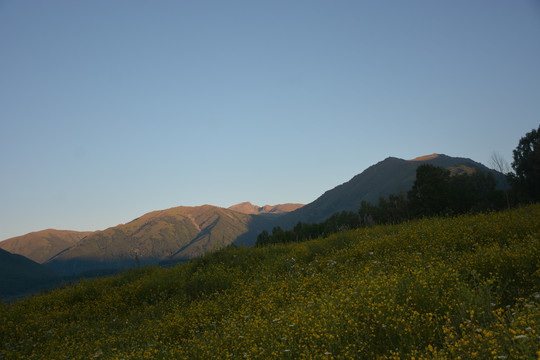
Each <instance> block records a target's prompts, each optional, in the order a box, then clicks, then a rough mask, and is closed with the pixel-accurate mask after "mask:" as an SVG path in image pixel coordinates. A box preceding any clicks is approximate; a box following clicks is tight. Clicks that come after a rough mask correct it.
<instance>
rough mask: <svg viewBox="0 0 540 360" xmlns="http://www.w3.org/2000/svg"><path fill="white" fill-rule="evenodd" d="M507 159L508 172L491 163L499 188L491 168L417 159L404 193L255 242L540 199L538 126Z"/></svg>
mask: <svg viewBox="0 0 540 360" xmlns="http://www.w3.org/2000/svg"><path fill="white" fill-rule="evenodd" d="M494 158H496V157H494ZM513 158H514V161H513V162H512V169H513V170H514V172H510V171H505V170H508V169H509V167H508V166H505V163H503V162H502V160H501V158H496V160H497V161H495V163H496V164H495V165H497V166H498V167H499V169H498V170H499V171H501V172H503V173H505V179H506V183H505V184H504V188H503V189H502V190H501V189H498V188H497V183H496V181H495V178H494V177H493V174H492V173H489V172H484V171H482V170H480V169H476V171H474V172H473V173H472V174H458V175H452V174H451V173H450V171H449V170H447V169H444V168H441V167H436V166H433V165H429V164H422V165H420V166H419V167H418V168H417V169H416V179H415V181H414V183H413V186H412V188H411V189H410V190H409V191H408V192H407V194H406V195H404V194H402V193H401V194H391V195H389V196H388V197H387V198H385V197H380V198H379V202H378V204H372V203H369V202H366V201H362V202H361V204H360V209H359V210H358V211H357V212H354V211H342V212H337V213H335V214H333V215H332V216H330V217H329V218H328V219H326V220H325V221H323V222H320V223H303V222H298V223H297V224H296V226H294V228H293V229H292V230H283V229H282V228H281V227H279V226H276V227H274V228H273V229H272V233H271V234H270V233H269V232H268V231H266V230H264V231H263V232H261V233H260V234H259V235H258V237H257V242H256V246H264V245H268V244H276V243H288V242H299V241H305V240H310V239H315V238H318V237H321V236H327V235H329V234H332V233H335V232H338V231H342V230H346V229H356V228H360V227H364V226H373V225H377V224H398V223H401V222H404V221H408V220H411V219H414V218H421V217H430V216H453V215H459V214H464V213H469V212H481V211H493V210H500V209H502V208H504V207H510V206H515V205H519V204H523V203H531V202H538V201H540V126H539V128H538V130H535V129H533V130H532V131H531V132H529V133H527V134H526V135H525V136H524V137H522V138H521V139H520V142H519V144H518V146H517V148H516V149H515V150H514V151H513Z"/></svg>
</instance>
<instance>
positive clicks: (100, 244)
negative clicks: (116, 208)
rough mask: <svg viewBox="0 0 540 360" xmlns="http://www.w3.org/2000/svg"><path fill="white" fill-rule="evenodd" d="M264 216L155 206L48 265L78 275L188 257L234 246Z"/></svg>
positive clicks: (207, 208) (257, 227) (95, 235)
mask: <svg viewBox="0 0 540 360" xmlns="http://www.w3.org/2000/svg"><path fill="white" fill-rule="evenodd" d="M261 221H262V220H261V219H256V220H255V219H254V216H253V215H249V214H242V213H239V212H236V211H233V210H229V209H224V208H219V207H215V206H210V205H203V206H198V207H185V206H180V207H175V208H171V209H167V210H160V211H153V212H151V213H148V214H145V215H143V216H141V217H139V218H137V219H135V220H133V221H131V222H129V223H127V224H122V225H118V226H115V227H112V228H109V229H106V230H103V231H96V232H94V233H92V234H90V235H88V236H87V237H86V238H84V239H82V240H81V241H80V242H78V243H77V244H75V245H74V246H72V247H71V248H69V249H66V250H65V251H63V252H62V253H60V254H58V255H57V256H55V257H54V258H52V259H51V260H50V261H48V262H47V263H46V265H47V266H48V267H50V268H52V269H54V270H55V271H58V272H60V273H63V274H78V273H81V272H84V271H88V270H96V269H108V268H123V267H131V266H134V265H139V264H149V263H158V262H161V261H178V260H186V259H190V258H193V257H196V256H200V255H202V254H204V253H206V252H209V251H213V250H217V249H220V248H223V247H225V246H227V245H230V244H232V243H233V242H234V241H235V240H237V239H238V238H240V237H241V236H242V235H243V234H246V233H248V231H249V230H250V228H251V229H252V230H253V229H255V230H253V231H260V229H261V228H262V225H261V224H262V222H261ZM258 224H259V225H258Z"/></svg>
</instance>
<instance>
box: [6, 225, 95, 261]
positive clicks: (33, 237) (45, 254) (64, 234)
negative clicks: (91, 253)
mask: <svg viewBox="0 0 540 360" xmlns="http://www.w3.org/2000/svg"><path fill="white" fill-rule="evenodd" d="M90 233H91V232H89V231H86V232H81V231H70V230H55V229H47V230H42V231H37V232H32V233H29V234H26V235H22V236H16V237H13V238H10V239H7V240H4V241H2V242H0V249H4V250H6V251H9V252H10V253H12V254H19V255H23V256H25V257H27V258H29V259H31V260H34V261H35V262H37V263H39V264H43V263H44V262H46V261H47V260H49V259H50V258H52V257H53V256H55V255H57V254H58V253H59V252H61V251H63V250H65V249H67V248H69V247H71V246H73V245H75V244H76V243H77V242H79V241H80V240H81V239H82V238H84V237H85V236H87V235H89V234H90Z"/></svg>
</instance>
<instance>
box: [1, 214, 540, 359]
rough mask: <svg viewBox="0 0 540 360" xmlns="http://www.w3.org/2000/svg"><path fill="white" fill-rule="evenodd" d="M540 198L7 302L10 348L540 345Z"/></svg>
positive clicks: (467, 352) (442, 352)
mask: <svg viewBox="0 0 540 360" xmlns="http://www.w3.org/2000/svg"><path fill="white" fill-rule="evenodd" d="M538 259H540V205H531V206H527V207H522V208H519V209H513V210H507V211H504V212H500V213H490V214H477V215H464V216H460V217H455V218H449V219H443V218H432V219H424V220H415V221H411V222H407V223H403V224H400V225H392V226H374V227H371V228H363V229H358V230H349V231H344V232H339V233H336V234H333V235H331V236H329V237H327V238H324V239H316V240H311V241H306V242H301V243H291V244H279V245H271V246H266V247H261V248H234V247H229V248H227V249H225V250H222V251H218V252H216V253H213V254H210V255H207V256H205V257H202V258H199V259H196V260H193V261H190V262H188V263H186V264H183V265H179V266H176V267H174V268H169V269H162V268H157V267H143V268H140V269H136V270H132V271H128V272H126V273H123V274H121V275H118V276H114V277H109V278H104V279H99V280H84V281H81V282H80V283H77V284H75V285H71V286H69V287H66V288H63V289H57V290H54V291H51V292H49V293H44V294H41V295H39V296H34V297H31V298H28V299H26V300H23V301H20V302H16V303H13V304H10V305H5V304H2V305H0V359H22V358H24V359H93V358H98V359H171V358H181V359H182V358H185V359H209V358H219V359H226V358H237V359H240V358H242V359H243V358H251V359H267V358H281V359H293V358H295V359H349V358H359V359H373V358H381V359H398V358H413V357H414V358H427V359H459V358H462V359H471V358H473V359H474V358H478V359H506V358H507V359H516V358H522V359H536V358H538V357H539V356H540V352H539V350H538V349H539V348H540V337H539V336H540V270H539V267H538V266H539V264H538V263H539V261H538Z"/></svg>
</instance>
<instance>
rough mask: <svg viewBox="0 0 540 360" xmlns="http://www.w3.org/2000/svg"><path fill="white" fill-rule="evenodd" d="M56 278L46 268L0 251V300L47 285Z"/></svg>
mask: <svg viewBox="0 0 540 360" xmlns="http://www.w3.org/2000/svg"><path fill="white" fill-rule="evenodd" d="M55 278H56V274H55V273H54V272H53V271H52V270H50V269H48V268H46V267H45V266H43V265H40V264H38V263H36V262H34V261H32V260H30V259H28V258H25V257H24V256H22V255H18V254H12V253H10V252H8V251H6V250H3V249H0V298H5V297H8V296H12V295H15V294H18V293H21V292H24V291H27V290H28V289H30V288H33V287H37V286H40V285H45V284H47V283H49V282H51V281H53V280H54V279H55Z"/></svg>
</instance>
